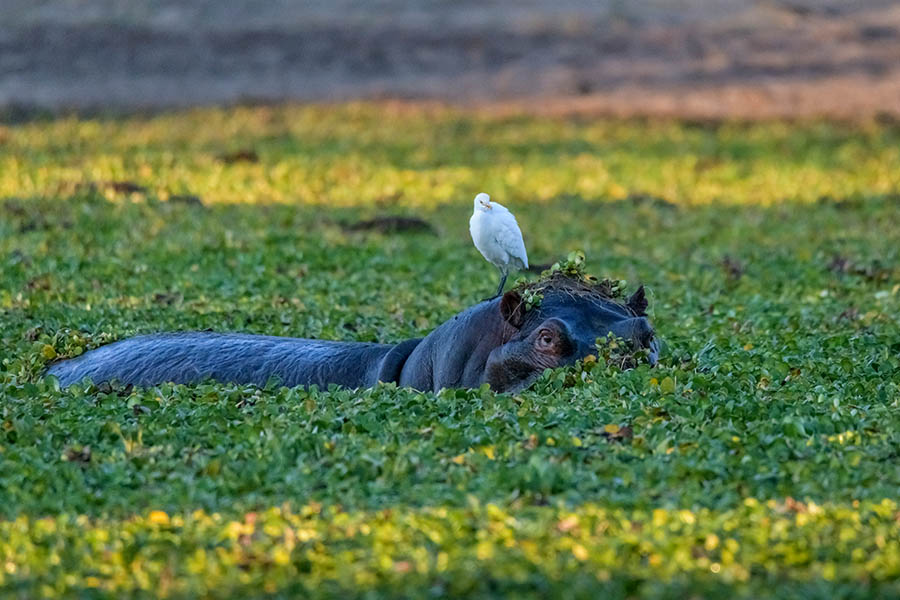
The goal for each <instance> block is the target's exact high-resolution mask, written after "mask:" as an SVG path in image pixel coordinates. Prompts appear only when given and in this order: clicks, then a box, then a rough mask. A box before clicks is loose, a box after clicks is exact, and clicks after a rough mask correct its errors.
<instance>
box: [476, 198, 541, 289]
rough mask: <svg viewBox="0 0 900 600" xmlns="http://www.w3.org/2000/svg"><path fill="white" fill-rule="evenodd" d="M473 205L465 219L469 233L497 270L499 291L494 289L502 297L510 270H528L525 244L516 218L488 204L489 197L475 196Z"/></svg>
mask: <svg viewBox="0 0 900 600" xmlns="http://www.w3.org/2000/svg"><path fill="white" fill-rule="evenodd" d="M474 204H475V210H474V212H473V213H472V218H471V219H469V233H471V234H472V241H473V242H475V247H476V248H478V251H479V252H481V255H482V256H483V257H484V258H485V259H487V261H488V262H489V263H491V264H492V265H494V266H496V267H497V268H498V269H500V275H501V277H500V287H499V288H497V296H499V295H500V294H502V293H503V286H504V285H506V278H507V276H509V270H510V268H514V269H527V268H528V255H527V254H526V253H525V242H524V241H522V232H521V230H519V224H518V223H516V218H515V217H514V216H513V214H512V213H511V212H509V210H507V209H506V207H505V206H503V205H502V204H499V203H497V202H491V197H490V196H488V195H487V194H485V193H481V194H478V195H477V196H475V203H474ZM495 297H496V296H495Z"/></svg>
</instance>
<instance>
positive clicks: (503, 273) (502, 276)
mask: <svg viewBox="0 0 900 600" xmlns="http://www.w3.org/2000/svg"><path fill="white" fill-rule="evenodd" d="M497 268H498V269H499V267H497ZM507 276H509V272H508V271H505V270H504V269H500V286H499V287H497V293H496V294H494V295H493V296H491V297H490V298H484V299H483V300H482V302H488V301H490V300H493V299H494V298H499V297H500V296H501V295H502V294H503V286H505V285H506V278H507Z"/></svg>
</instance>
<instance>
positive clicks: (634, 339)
mask: <svg viewBox="0 0 900 600" xmlns="http://www.w3.org/2000/svg"><path fill="white" fill-rule="evenodd" d="M610 331H611V332H612V333H613V334H614V335H616V336H617V337H620V338H622V339H623V340H627V341H630V342H631V343H632V344H633V345H634V347H635V348H646V349H647V350H648V351H649V352H648V359H649V360H650V364H651V365H655V364H656V361H657V360H658V359H659V342H658V341H657V339H656V332H655V331H653V326H652V325H650V321H648V320H647V318H646V317H635V318H633V319H626V320H624V321H621V322H619V323H616V324H615V325H614V326H613V327H612V328H611V329H610Z"/></svg>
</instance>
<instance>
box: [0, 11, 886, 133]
mask: <svg viewBox="0 0 900 600" xmlns="http://www.w3.org/2000/svg"><path fill="white" fill-rule="evenodd" d="M3 4H4V8H3V9H0V23H2V25H0V107H3V106H6V107H7V110H6V114H7V115H10V114H19V115H21V114H25V115H27V114H29V113H28V110H26V111H25V112H24V113H23V112H22V111H21V110H19V111H18V112H17V111H15V110H10V108H9V107H15V106H19V107H21V106H24V107H43V108H47V109H50V110H54V111H55V110H60V109H76V110H84V109H97V108H99V109H103V110H105V109H115V110H134V109H161V108H170V107H182V106H192V105H201V104H222V103H224V104H231V103H238V102H246V101H265V102H280V101H286V100H287V101H316V102H322V101H324V102H332V101H342V100H347V99H358V98H368V99H373V98H374V99H386V98H391V99H404V100H408V101H415V102H420V101H423V100H428V101H438V102H449V103H453V104H461V105H464V106H479V107H487V108H488V109H490V110H492V111H498V112H521V111H527V112H537V113H543V114H571V113H578V114H608V115H620V116H634V115H652V116H677V117H689V118H697V119H720V118H748V119H757V118H782V117H788V118H802V117H810V116H828V117H837V118H859V117H871V116H878V115H892V116H894V117H900V5H898V4H897V2H895V1H893V0H856V1H854V2H846V1H843V2H841V1H838V0H757V1H755V2H754V1H739V0H645V1H643V2H622V1H621V0H618V1H617V0H595V1H591V2H587V1H583V0H555V1H554V2H552V3H550V2H539V1H538V0H523V1H522V2H517V3H504V2H499V1H497V0H495V1H490V0H486V1H482V2H475V1H474V0H473V1H467V0H462V1H460V2H453V3H440V2H438V3H431V2H428V3H425V2H422V3H406V2H400V0H384V1H383V2H378V3H358V2H353V1H351V0H333V1H332V2H324V1H322V2H319V1H313V0H310V2H297V3H271V2H262V1H260V0H235V1H234V2H214V1H213V0H193V1H192V2H185V1H177V0H131V1H130V2H126V3H122V2H118V1H115V0H88V1H87V2H79V3H72V2H70V1H67V0H6V2H4V3H3ZM76 5H77V6H76ZM361 5H362V6H363V8H360V6H361Z"/></svg>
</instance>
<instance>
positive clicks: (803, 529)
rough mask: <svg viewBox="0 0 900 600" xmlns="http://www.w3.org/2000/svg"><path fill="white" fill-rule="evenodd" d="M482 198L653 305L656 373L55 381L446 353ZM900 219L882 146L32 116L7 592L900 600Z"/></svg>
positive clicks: (892, 128)
mask: <svg viewBox="0 0 900 600" xmlns="http://www.w3.org/2000/svg"><path fill="white" fill-rule="evenodd" d="M479 191H487V192H489V193H490V194H491V195H492V197H493V199H494V200H497V201H499V202H502V203H504V204H505V205H507V206H508V207H509V208H510V209H511V210H512V211H513V212H514V213H515V214H516V216H517V217H518V220H519V223H520V225H521V228H522V230H523V232H524V236H525V241H526V244H527V247H528V250H529V255H530V259H531V261H532V263H536V264H540V263H552V262H553V261H555V260H558V259H560V258H561V257H564V256H565V255H566V254H567V253H568V252H569V251H571V250H575V249H581V250H583V251H584V253H585V255H586V256H587V268H588V270H589V271H590V272H592V273H593V274H595V275H598V276H607V277H611V278H616V279H621V280H626V281H627V287H628V289H629V290H633V289H634V288H635V287H636V286H637V285H638V284H640V283H642V284H644V285H645V286H646V288H647V290H648V294H649V299H650V313H651V318H652V320H653V322H654V325H655V327H656V328H657V330H658V334H659V336H660V338H661V339H662V340H663V342H664V347H663V352H662V357H661V362H660V364H659V365H658V366H657V367H656V368H650V367H649V366H647V365H642V366H640V367H638V368H636V369H632V370H627V371H621V370H619V369H618V368H617V367H616V365H614V364H607V363H606V362H605V361H604V359H603V355H602V353H601V354H600V355H599V358H598V359H597V362H596V363H591V362H587V363H586V364H584V365H578V366H576V367H573V368H570V369H568V370H562V371H554V372H547V373H545V374H544V376H543V377H542V378H541V379H540V380H539V381H538V382H537V384H536V385H535V386H534V387H533V388H531V389H530V390H528V391H526V392H523V393H520V394H515V395H505V394H499V395H498V394H494V393H493V392H492V391H490V390H489V389H487V388H486V387H485V388H482V389H478V390H469V391H461V390H444V391H442V392H440V393H438V394H432V393H418V392H414V391H411V390H404V389H397V388H396V387H395V386H393V385H379V386H378V387H376V388H374V389H370V390H345V389H338V388H332V389H329V390H316V389H313V390H304V389H300V388H297V389H287V388H282V387H279V386H277V385H275V384H272V385H269V386H267V387H265V388H263V389H259V388H255V387H252V386H235V385H223V384H202V385H192V386H183V385H161V386H158V387H154V388H150V389H130V388H128V387H122V386H118V385H113V386H109V385H101V386H96V385H91V384H89V383H85V384H80V385H75V386H73V387H71V388H69V389H65V390H61V389H60V388H59V386H58V385H57V383H56V382H55V381H54V380H45V379H43V378H42V377H41V372H42V369H43V368H44V367H45V365H46V364H47V363H49V362H51V361H53V360H57V359H59V358H64V357H71V356H76V355H78V354H80V353H82V352H84V351H86V350H88V349H91V348H94V347H96V346H99V345H101V344H104V343H107V342H110V341H112V340H116V339H121V338H125V337H128V336H131V335H134V334H138V333H148V332H155V331H165V330H194V329H214V330H218V331H241V332H255V333H261V334H271V335H290V336H298V337H316V338H321V339H336V340H361V341H373V340H379V341H395V340H401V339H405V338H408V337H414V336H420V335H423V334H425V333H427V332H428V331H430V330H431V329H432V328H433V327H435V326H436V325H438V324H439V323H441V322H442V321H444V320H445V319H447V318H449V317H451V316H452V315H454V314H455V313H456V312H458V311H460V310H462V309H464V308H466V307H467V306H469V305H471V304H472V303H474V302H477V301H478V300H479V299H481V298H483V297H485V296H487V295H489V294H490V293H491V292H492V291H493V289H494V286H495V285H496V281H497V279H496V278H497V274H496V271H495V270H494V269H493V267H491V266H490V265H489V264H488V263H486V262H485V261H484V260H483V259H482V258H481V256H480V255H478V253H477V251H476V250H475V249H474V247H473V246H472V243H471V240H470V239H469V235H468V218H469V215H470V214H471V210H472V198H473V197H474V195H475V194H476V193H477V192H479ZM898 215H900V127H898V125H897V124H896V123H891V122H887V121H879V122H871V123H857V124H835V123H821V122H810V123H793V124H786V123H756V124H748V123H743V124H742V123H719V124H716V123H703V122H699V123H698V122H677V121H615V120H602V119H599V120H593V119H584V118H538V117H529V116H515V115H514V116H497V115H489V114H481V113H472V112H459V111H455V110H450V109H442V108H434V107H419V108H417V107H410V106H392V105H368V104H361V105H344V106H331V107H277V108H272V107H249V108H234V109H228V110H219V109H202V110H194V111H187V112H180V113H174V114H163V115H158V116H135V117H127V118H124V117H123V118H112V117H110V118H87V117H83V118H75V117H71V118H62V117H60V118H51V119H43V120H40V119H38V120H34V121H30V122H20V123H7V124H5V125H3V126H0V338H2V345H0V348H2V353H0V591H2V594H3V595H8V596H11V597H21V598H32V597H37V596H43V597H52V596H61V597H71V596H77V597H109V598H120V597H123V596H146V597H159V596H168V597H186V596H190V597H197V596H208V597H227V596H232V597H255V596H269V595H272V596H301V597H320V596H321V597H326V596H327V597H341V598H350V597H372V598H374V597H446V596H468V597H485V598H487V597H496V596H501V595H515V596H516V597H528V596H532V597H554V598H597V597H600V596H601V595H602V597H606V598H661V597H677V598H686V597H696V598H703V597H722V596H724V595H726V594H727V595H729V596H731V597H735V598H742V597H746V598H758V597H797V596H802V597H807V598H812V597H821V598H835V597H846V598H851V597H854V598H855V597H859V598H862V597H874V596H881V597H896V596H897V595H898V594H900V505H898V498H900V493H898V492H900V410H898V404H900V358H898V356H900V324H898V314H900V268H898V265H900V235H898V231H900V216H898ZM385 216H394V217H396V216H402V217H408V218H411V219H421V220H423V221H424V222H425V223H427V227H426V226H424V225H421V226H419V227H412V228H409V229H408V230H407V229H406V228H404V227H403V226H402V225H403V223H399V224H398V223H397V222H391V221H386V220H381V221H375V222H374V223H372V222H370V223H369V224H368V225H366V223H365V221H371V220H372V219H376V218H382V217H385ZM361 222H363V223H362V225H360V223H361ZM392 225H393V226H394V227H392ZM413 225H415V223H413ZM525 277H527V278H531V279H533V278H534V277H536V276H535V275H533V274H526V275H525ZM448 351H450V349H448Z"/></svg>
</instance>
